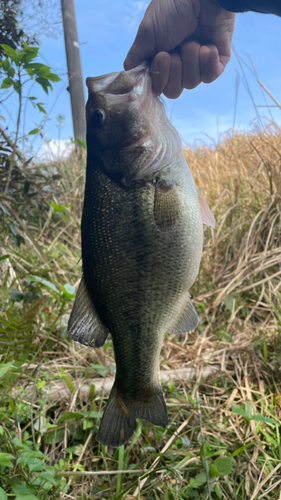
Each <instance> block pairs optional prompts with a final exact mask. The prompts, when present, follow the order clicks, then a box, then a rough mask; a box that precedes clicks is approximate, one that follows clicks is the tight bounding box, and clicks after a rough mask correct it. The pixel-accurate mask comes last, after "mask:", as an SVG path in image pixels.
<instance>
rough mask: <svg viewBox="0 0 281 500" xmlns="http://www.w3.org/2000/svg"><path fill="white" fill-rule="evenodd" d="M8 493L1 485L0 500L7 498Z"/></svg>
mask: <svg viewBox="0 0 281 500" xmlns="http://www.w3.org/2000/svg"><path fill="white" fill-rule="evenodd" d="M7 499H8V497H7V493H5V491H4V490H3V488H1V487H0V500H7Z"/></svg>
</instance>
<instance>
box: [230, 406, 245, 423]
mask: <svg viewBox="0 0 281 500" xmlns="http://www.w3.org/2000/svg"><path fill="white" fill-rule="evenodd" d="M232 406H233V411H232V413H236V415H241V417H244V418H245V419H246V420H249V419H248V417H247V415H246V413H245V412H244V410H242V408H239V406H236V405H232Z"/></svg>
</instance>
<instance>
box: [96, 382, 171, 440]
mask: <svg viewBox="0 0 281 500" xmlns="http://www.w3.org/2000/svg"><path fill="white" fill-rule="evenodd" d="M136 418H142V419H145V420H148V421H149V422H151V423H152V424H154V425H159V426H161V427H166V425H168V413H167V408H166V404H165V400H164V396H163V392H162V389H161V387H160V386H158V387H157V388H155V391H152V392H151V391H150V393H149V395H148V396H147V397H146V396H145V394H144V397H141V398H136V399H133V398H127V397H126V396H124V395H121V394H120V392H119V391H118V388H117V387H116V383H115V384H114V385H113V387H112V390H111V393H110V396H109V400H108V403H107V405H106V407H105V410H104V414H103V417H102V420H101V424H100V428H99V432H98V435H97V439H98V441H99V442H100V443H102V444H104V445H107V446H111V447H112V448H118V446H122V445H123V444H125V443H126V442H127V441H128V440H129V439H130V437H131V436H132V434H133V433H134V431H135V429H136Z"/></svg>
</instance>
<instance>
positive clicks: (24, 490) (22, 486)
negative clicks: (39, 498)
mask: <svg viewBox="0 0 281 500" xmlns="http://www.w3.org/2000/svg"><path fill="white" fill-rule="evenodd" d="M12 490H13V492H14V493H15V494H16V495H32V494H33V493H35V492H36V491H35V488H33V487H32V486H30V485H29V484H26V482H25V481H23V482H22V483H18V484H15V485H14V486H12Z"/></svg>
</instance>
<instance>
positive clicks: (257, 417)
mask: <svg viewBox="0 0 281 500" xmlns="http://www.w3.org/2000/svg"><path fill="white" fill-rule="evenodd" d="M250 420H254V421H255V422H264V423H265V424H270V425H278V422H276V420H273V418H269V417H265V416H264V415H260V414H259V413H255V414H254V415H252V416H251V418H250Z"/></svg>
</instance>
